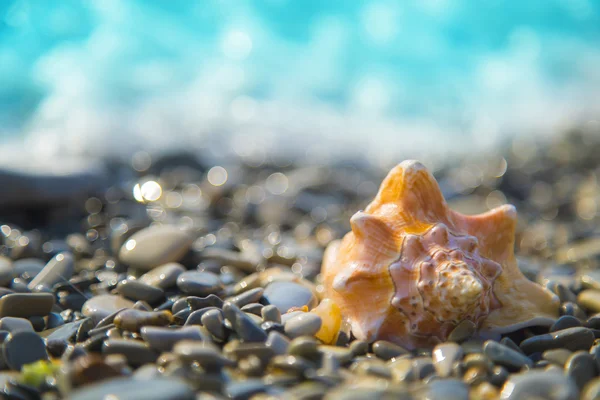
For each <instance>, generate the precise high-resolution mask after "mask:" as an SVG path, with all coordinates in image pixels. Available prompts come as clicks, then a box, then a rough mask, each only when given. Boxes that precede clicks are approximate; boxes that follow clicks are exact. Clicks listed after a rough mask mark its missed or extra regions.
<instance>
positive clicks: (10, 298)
mask: <svg viewBox="0 0 600 400" xmlns="http://www.w3.org/2000/svg"><path fill="white" fill-rule="evenodd" d="M53 305H54V295H53V294H51V293H13V294H7V295H5V296H2V297H0V318H2V317H21V318H28V317H33V316H42V317H43V316H46V315H48V314H49V313H50V310H52V306H53Z"/></svg>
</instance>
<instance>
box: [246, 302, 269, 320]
mask: <svg viewBox="0 0 600 400" xmlns="http://www.w3.org/2000/svg"><path fill="white" fill-rule="evenodd" d="M263 307H264V306H263V305H262V304H260V303H250V304H246V305H245V306H244V307H242V308H241V310H242V311H243V312H245V313H249V314H254V315H256V316H258V317H262V314H261V310H262V308H263Z"/></svg>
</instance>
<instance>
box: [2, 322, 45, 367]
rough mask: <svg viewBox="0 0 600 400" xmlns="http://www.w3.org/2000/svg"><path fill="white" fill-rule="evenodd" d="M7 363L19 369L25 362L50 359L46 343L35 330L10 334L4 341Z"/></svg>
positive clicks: (3, 350) (3, 346) (3, 348)
mask: <svg viewBox="0 0 600 400" xmlns="http://www.w3.org/2000/svg"><path fill="white" fill-rule="evenodd" d="M2 355H3V356H4V360H5V361H6V364H7V365H8V366H9V367H10V368H11V369H13V370H16V371H19V370H20V369H21V367H23V365H25V364H30V363H32V362H35V361H39V360H46V359H48V354H47V353H46V345H45V344H44V341H43V340H42V338H41V337H39V336H38V334H37V333H35V332H30V331H18V332H14V333H11V334H9V335H8V336H7V337H6V339H5V340H4V342H3V343H2Z"/></svg>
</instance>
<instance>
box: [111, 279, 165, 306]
mask: <svg viewBox="0 0 600 400" xmlns="http://www.w3.org/2000/svg"><path fill="white" fill-rule="evenodd" d="M117 292H118V293H119V294H120V295H122V296H123V297H126V298H128V299H131V300H140V301H145V302H148V303H150V304H154V303H156V302H158V301H159V300H161V299H163V298H164V297H165V292H163V290H162V289H159V288H157V287H154V286H150V285H146V284H145V283H143V282H140V281H139V280H133V279H126V280H122V281H121V282H119V284H118V285H117Z"/></svg>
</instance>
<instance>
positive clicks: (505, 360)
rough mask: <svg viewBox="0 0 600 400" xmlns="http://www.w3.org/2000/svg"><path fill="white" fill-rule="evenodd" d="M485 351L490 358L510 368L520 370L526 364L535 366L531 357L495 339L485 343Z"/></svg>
mask: <svg viewBox="0 0 600 400" xmlns="http://www.w3.org/2000/svg"><path fill="white" fill-rule="evenodd" d="M483 353H484V354H485V355H486V356H488V357H489V358H490V360H492V361H494V362H496V363H497V364H500V365H503V366H505V367H507V368H510V369H517V370H518V369H521V368H522V367H524V366H528V367H531V366H533V361H532V360H531V359H530V358H529V357H527V356H525V355H523V354H521V353H519V352H518V351H515V350H513V349H510V348H508V347H506V346H504V345H503V344H500V343H498V342H495V341H493V340H488V341H486V342H485V343H484V345H483Z"/></svg>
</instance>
